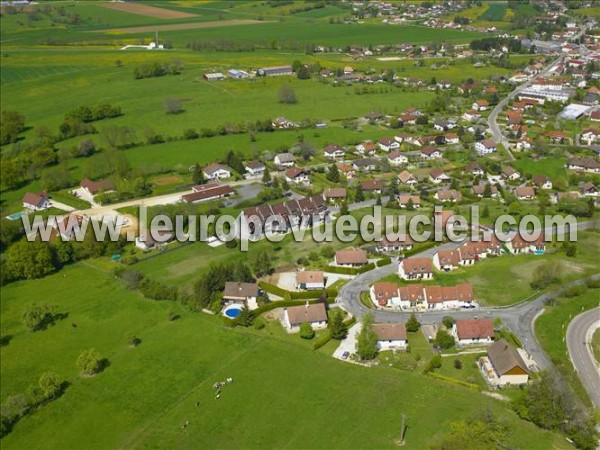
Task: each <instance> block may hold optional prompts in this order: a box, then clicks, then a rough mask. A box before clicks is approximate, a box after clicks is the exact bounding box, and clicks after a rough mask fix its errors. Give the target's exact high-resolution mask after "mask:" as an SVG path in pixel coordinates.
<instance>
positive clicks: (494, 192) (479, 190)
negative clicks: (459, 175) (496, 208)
mask: <svg viewBox="0 0 600 450" xmlns="http://www.w3.org/2000/svg"><path fill="white" fill-rule="evenodd" d="M488 185H490V183H479V184H477V185H474V186H473V194H475V195H476V196H477V197H479V198H483V196H484V195H485V189H486V186H488ZM489 194H490V198H497V197H498V188H497V187H496V185H494V184H492V185H490V190H489Z"/></svg>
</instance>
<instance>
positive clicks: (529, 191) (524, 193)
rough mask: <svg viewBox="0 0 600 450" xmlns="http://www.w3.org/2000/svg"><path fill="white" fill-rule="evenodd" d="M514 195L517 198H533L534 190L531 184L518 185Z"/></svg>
mask: <svg viewBox="0 0 600 450" xmlns="http://www.w3.org/2000/svg"><path fill="white" fill-rule="evenodd" d="M515 195H516V196H517V199H518V200H533V199H534V198H535V191H534V189H533V187H531V186H519V187H517V188H516V189H515Z"/></svg>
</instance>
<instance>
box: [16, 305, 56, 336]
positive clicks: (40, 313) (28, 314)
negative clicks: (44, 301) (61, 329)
mask: <svg viewBox="0 0 600 450" xmlns="http://www.w3.org/2000/svg"><path fill="white" fill-rule="evenodd" d="M57 311H58V307H57V306H56V305H38V304H36V303H31V304H30V305H28V306H27V308H26V309H25V311H24V312H23V324H24V325H25V326H26V327H27V328H28V329H29V330H30V331H38V330H42V329H44V328H46V327H47V326H48V325H49V324H51V323H52V322H53V321H54V319H55V318H56V315H57Z"/></svg>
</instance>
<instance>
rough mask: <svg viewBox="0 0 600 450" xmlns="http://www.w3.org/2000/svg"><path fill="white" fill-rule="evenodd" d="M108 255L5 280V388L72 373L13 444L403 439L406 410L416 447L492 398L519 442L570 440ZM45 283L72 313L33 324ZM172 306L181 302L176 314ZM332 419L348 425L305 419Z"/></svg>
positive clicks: (336, 444) (368, 442) (325, 444)
mask: <svg viewBox="0 0 600 450" xmlns="http://www.w3.org/2000/svg"><path fill="white" fill-rule="evenodd" d="M102 266H103V264H102V265H97V264H95V263H94V262H93V261H92V262H90V263H79V264H77V265H75V266H72V267H69V268H68V269H65V270H64V271H63V272H62V273H59V274H57V275H53V276H50V277H48V278H46V279H43V280H38V281H29V282H24V283H15V284H12V285H10V286H8V287H5V288H3V295H2V303H1V311H2V317H1V326H2V335H3V336H7V335H9V336H10V337H11V339H10V343H9V344H8V345H6V346H4V347H2V349H1V352H2V353H1V356H2V358H1V368H2V386H1V393H2V400H3V401H4V400H5V399H6V398H7V397H8V396H9V395H12V394H15V393H18V392H24V391H25V390H26V389H27V386H28V385H30V384H33V383H35V382H36V380H37V378H38V377H39V375H40V374H41V373H42V372H44V371H45V370H49V369H52V370H54V371H56V372H58V373H60V374H61V375H62V376H64V377H66V378H67V379H68V380H69V382H70V386H69V387H68V388H67V390H66V392H65V394H64V395H63V396H62V397H60V398H59V399H58V400H55V401H53V402H51V403H50V404H48V405H46V406H44V407H42V408H41V409H39V410H38V411H36V412H35V413H33V414H31V415H29V416H27V417H25V418H24V419H22V420H21V421H20V422H19V423H18V424H17V426H16V427H15V429H14V430H13V432H12V433H11V434H10V435H8V436H7V437H5V438H4V439H3V440H2V446H3V448H6V449H20V448H27V449H32V448H63V449H69V448H73V449H76V448H82V445H83V446H85V448H117V447H119V448H146V447H153V448H190V447H202V448H231V447H244V448H265V447H268V448H282V447H287V448H315V447H320V448H343V447H352V448H356V447H370V448H392V447H394V442H393V440H394V439H395V437H397V432H398V427H399V418H400V414H402V413H404V414H406V415H407V416H408V417H409V430H410V431H409V435H408V440H407V448H419V449H420V448H423V447H424V446H425V444H426V443H427V441H428V440H430V439H431V437H432V435H433V434H435V432H432V425H431V420H434V421H435V428H434V429H435V430H436V431H439V432H444V431H446V430H447V428H448V424H449V423H450V422H451V421H456V420H460V419H464V418H466V417H468V416H469V415H471V414H473V413H476V412H478V411H482V410H483V409H486V408H489V409H491V410H492V411H493V412H494V413H496V414H497V415H498V416H500V417H501V418H502V420H503V421H505V422H506V424H507V425H508V426H510V429H511V431H512V432H511V436H512V441H513V444H514V445H515V446H519V447H524V448H532V449H537V448H539V449H544V448H549V447H550V446H553V445H557V444H558V445H561V446H562V447H564V444H560V442H564V441H562V439H561V438H559V437H558V436H556V435H554V434H551V433H548V432H545V431H541V430H538V429H536V428H535V427H534V426H533V425H531V424H529V423H525V422H522V421H520V420H518V419H517V417H516V415H515V414H514V413H512V412H511V411H509V410H507V409H506V408H505V406H504V405H503V404H501V403H498V402H497V401H496V400H493V399H490V398H487V397H484V396H480V395H474V394H473V392H472V391H469V390H465V389H463V388H461V387H456V386H452V385H446V384H445V383H442V382H438V381H435V380H431V379H428V378H425V377H423V376H422V375H420V374H416V373H415V374H410V373H403V372H398V371H395V370H393V369H386V368H375V369H366V368H362V367H358V366H353V365H350V364H346V363H342V362H339V361H336V360H334V359H331V358H330V357H328V356H326V355H325V354H322V353H320V352H319V353H314V352H312V351H311V350H307V348H306V346H305V345H304V343H301V342H298V343H295V342H296V341H295V340H293V339H290V338H287V337H286V338H284V339H278V338H277V337H276V336H272V335H269V333H268V331H267V329H265V331H263V332H254V331H244V330H233V329H228V328H224V327H223V326H221V325H220V321H219V320H218V319H217V318H213V317H210V316H206V315H202V314H190V313H188V312H186V311H183V310H180V309H179V308H177V306H176V305H172V304H170V303H169V302H153V301H149V300H143V299H142V298H141V297H140V296H138V295H137V294H134V293H131V292H128V291H127V290H126V289H125V288H123V287H122V286H120V284H119V282H117V281H116V280H115V279H114V278H113V277H112V276H111V275H110V273H107V272H105V271H103V270H100V269H99V267H102ZM41 296H43V301H45V302H48V303H51V304H56V305H58V307H59V310H60V311H62V312H65V313H68V314H69V316H68V318H67V319H66V320H62V321H60V322H58V323H57V324H56V325H54V326H52V327H50V328H49V329H48V330H46V331H41V332H36V333H31V332H27V331H25V329H24V327H23V325H21V319H20V316H21V312H22V311H23V308H24V305H25V304H26V303H28V302H29V301H30V300H33V299H40V298H41ZM170 308H175V309H176V310H177V311H178V312H179V313H180V314H181V318H180V319H179V320H177V321H175V322H173V323H170V322H168V320H167V310H168V309H170ZM71 323H76V324H77V328H73V327H72V326H71ZM127 332H135V333H136V334H137V335H138V336H139V337H140V338H141V340H142V342H141V344H140V346H139V347H138V348H135V349H132V348H130V347H129V346H128V345H126V341H125V334H126V333H127ZM91 347H94V348H96V349H97V350H99V351H100V352H101V353H102V354H103V356H105V357H106V358H107V359H108V360H109V362H110V364H109V366H108V368H107V369H105V371H104V372H103V373H101V374H100V375H97V376H95V377H93V378H87V379H82V378H80V377H79V376H78V374H77V372H76V368H75V364H74V362H75V359H76V358H77V355H78V354H79V353H80V352H81V351H82V350H84V349H87V348H91ZM226 377H233V379H234V383H233V384H232V385H230V386H228V387H226V388H225V389H224V391H223V395H222V398H220V399H219V400H216V399H215V398H214V392H213V389H212V384H213V383H214V382H216V381H219V380H223V379H225V378H226ZM340 380H344V382H343V383H340ZM440 399H443V401H439V400H440ZM196 402H200V406H199V407H198V408H196V407H195V403H196ZM303 412H304V413H303ZM425 415H426V416H427V417H429V418H430V419H431V420H426V421H424V420H421V419H420V418H421V417H424V416H425ZM185 421H189V426H188V427H187V428H186V429H185V430H182V424H183V423H184V422H185ZM325 421H328V422H329V423H332V424H335V426H331V427H327V431H326V432H316V433H306V430H310V429H317V428H319V427H322V425H323V423H324V422H325Z"/></svg>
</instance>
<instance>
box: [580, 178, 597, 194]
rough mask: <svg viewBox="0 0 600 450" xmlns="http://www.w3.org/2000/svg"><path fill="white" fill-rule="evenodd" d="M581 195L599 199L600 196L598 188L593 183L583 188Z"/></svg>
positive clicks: (588, 183) (586, 184)
mask: <svg viewBox="0 0 600 450" xmlns="http://www.w3.org/2000/svg"><path fill="white" fill-rule="evenodd" d="M581 193H582V194H583V195H584V196H586V197H598V196H599V195H600V191H599V190H598V187H597V186H596V185H595V184H594V183H592V182H591V181H589V182H587V183H585V184H584V185H583V186H582V188H581Z"/></svg>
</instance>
